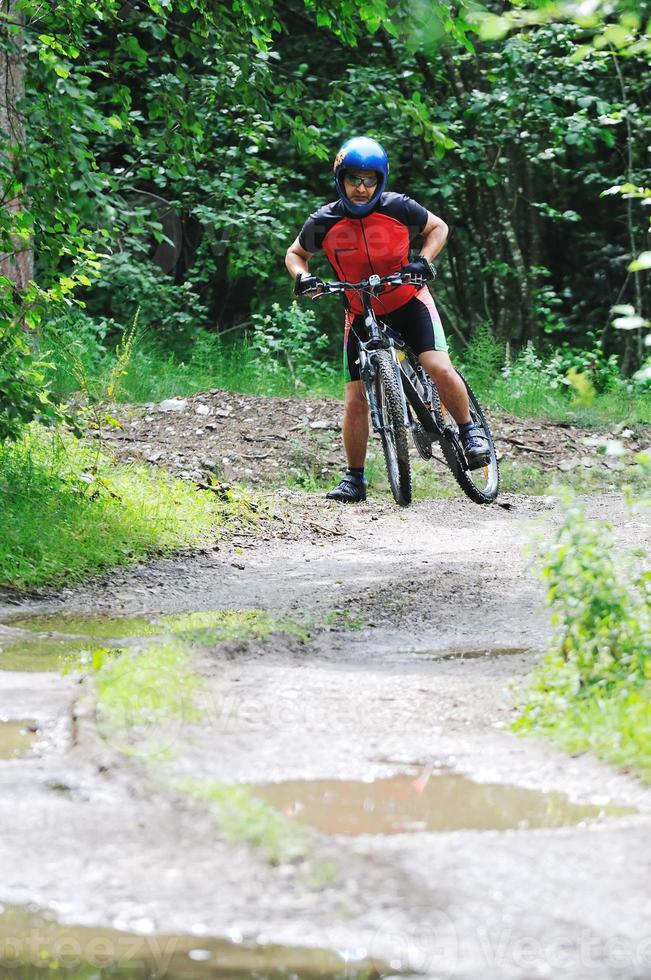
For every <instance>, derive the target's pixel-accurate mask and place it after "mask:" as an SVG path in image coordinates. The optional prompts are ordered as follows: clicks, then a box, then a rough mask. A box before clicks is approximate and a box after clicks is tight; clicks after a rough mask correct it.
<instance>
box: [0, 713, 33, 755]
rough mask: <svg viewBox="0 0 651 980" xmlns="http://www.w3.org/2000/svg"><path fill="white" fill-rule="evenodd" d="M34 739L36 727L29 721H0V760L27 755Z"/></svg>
mask: <svg viewBox="0 0 651 980" xmlns="http://www.w3.org/2000/svg"><path fill="white" fill-rule="evenodd" d="M35 738H36V725H35V723H34V722H33V721H31V720H28V719H24V718H23V719H20V720H16V719H13V720H12V721H0V759H17V758H20V757H21V756H25V755H28V754H29V752H30V750H31V748H32V745H33V743H34V739H35Z"/></svg>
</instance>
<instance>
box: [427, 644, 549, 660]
mask: <svg viewBox="0 0 651 980" xmlns="http://www.w3.org/2000/svg"><path fill="white" fill-rule="evenodd" d="M530 652H531V651H530V650H529V648H528V647H477V648H476V649H471V650H446V651H444V652H443V653H439V652H436V651H432V650H417V651H416V653H417V654H418V656H421V657H423V658H424V659H425V660H480V659H482V658H484V657H490V658H493V657H517V656H524V654H526V653H530Z"/></svg>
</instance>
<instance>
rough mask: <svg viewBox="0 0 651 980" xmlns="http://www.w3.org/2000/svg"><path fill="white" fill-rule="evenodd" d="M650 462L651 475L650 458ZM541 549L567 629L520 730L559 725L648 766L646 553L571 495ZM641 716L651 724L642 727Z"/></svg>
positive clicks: (650, 631)
mask: <svg viewBox="0 0 651 980" xmlns="http://www.w3.org/2000/svg"><path fill="white" fill-rule="evenodd" d="M641 466H642V467H643V468H645V469H646V470H647V475H648V473H649V472H651V464H650V462H649V459H648V458H644V457H642V458H641ZM646 503H648V501H646ZM541 556H542V563H543V564H542V571H543V577H544V579H545V581H546V582H547V584H548V592H547V600H548V603H549V605H550V606H551V608H552V611H553V622H554V624H555V625H556V626H557V629H558V633H557V636H556V638H555V639H554V644H553V648H552V650H551V652H550V653H549V655H548V657H547V659H546V661H545V663H544V664H543V665H542V666H541V667H540V668H539V669H538V670H537V671H536V672H535V673H534V676H533V678H532V681H531V683H530V686H529V688H528V689H527V691H526V692H525V697H524V701H523V704H522V706H521V707H522V711H521V714H520V717H519V719H518V721H517V722H516V727H517V728H519V729H523V730H529V731H546V732H550V733H551V734H554V735H556V736H557V737H559V738H560V739H561V740H562V741H563V742H564V743H565V744H567V745H568V746H572V747H573V748H574V749H576V748H577V747H583V748H585V747H589V746H592V747H594V748H595V749H596V750H597V751H599V752H600V754H603V755H605V756H606V757H607V758H612V759H614V760H616V761H622V760H623V759H626V760H628V762H629V763H630V762H635V760H637V764H638V766H639V767H640V768H641V769H642V770H643V771H646V767H647V763H648V756H649V753H648V744H646V738H647V736H648V734H649V731H648V729H649V723H650V722H651V572H649V571H648V570H646V569H645V568H643V567H641V561H640V559H644V558H646V555H645V554H644V553H641V552H638V553H632V554H623V553H622V552H621V551H619V550H618V548H617V546H616V543H615V541H614V539H613V536H612V531H611V529H610V527H609V526H608V525H606V524H604V523H603V522H596V521H589V520H588V519H587V518H586V516H585V512H584V510H583V508H582V506H581V505H579V504H578V503H576V502H575V501H569V500H568V501H566V511H565V518H564V521H563V523H562V525H561V527H560V529H559V530H558V532H557V533H556V535H555V538H554V539H553V541H552V542H551V543H549V544H547V545H545V546H544V547H543V549H542V552H541ZM605 719H610V722H609V724H610V725H611V727H610V729H608V725H607V724H606V721H605ZM635 719H638V721H640V722H641V720H643V719H646V721H644V724H643V725H642V727H641V728H640V729H638V727H637V724H636V723H634V720H635ZM604 726H605V727H604ZM645 733H646V734H645ZM645 760H646V761H645ZM649 774H650V775H651V772H650V773H649Z"/></svg>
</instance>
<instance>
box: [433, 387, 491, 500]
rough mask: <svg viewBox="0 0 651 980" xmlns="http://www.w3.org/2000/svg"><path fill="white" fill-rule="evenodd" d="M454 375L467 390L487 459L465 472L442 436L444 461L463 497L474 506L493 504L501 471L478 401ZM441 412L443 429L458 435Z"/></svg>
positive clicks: (472, 417)
mask: <svg viewBox="0 0 651 980" xmlns="http://www.w3.org/2000/svg"><path fill="white" fill-rule="evenodd" d="M457 374H458V375H459V377H460V378H461V380H462V381H463V383H464V385H465V386H466V391H467V393H468V402H469V404H470V418H471V419H472V421H473V422H475V423H476V425H479V426H480V427H481V429H482V431H483V434H484V435H485V436H486V439H487V440H488V445H489V451H490V456H489V459H488V462H487V463H486V465H485V466H481V467H479V468H478V469H476V470H471V469H468V467H467V464H466V462H465V460H464V459H460V458H459V455H458V453H457V452H456V450H455V449H454V447H453V445H452V443H451V441H450V440H446V439H445V436H444V437H443V439H442V440H441V448H442V449H443V455H444V456H445V461H446V462H447V464H448V466H449V467H450V469H451V470H452V473H453V476H454V478H455V480H456V481H457V483H458V484H459V486H460V487H461V489H462V490H463V492H464V493H465V494H466V496H467V497H470V499H471V500H473V501H474V502H475V503H476V504H492V503H493V501H494V500H495V499H496V498H497V494H498V492H499V489H500V470H499V466H498V463H497V453H496V452H495V443H494V442H493V435H492V433H491V430H490V426H489V424H488V422H487V420H486V416H485V415H484V412H483V411H482V407H481V405H480V404H479V402H478V401H477V396H476V395H475V393H474V391H473V390H472V388H471V387H470V385H469V384H468V382H467V381H466V379H465V378H464V376H463V375H462V374H461V372H460V371H457ZM440 411H441V421H442V422H443V423H444V427H448V428H450V429H452V431H453V432H454V433H455V434H456V435H458V432H459V426H458V425H457V423H456V422H455V421H454V419H453V418H452V416H451V415H450V413H449V412H448V411H447V409H446V407H445V405H443V404H441V408H440Z"/></svg>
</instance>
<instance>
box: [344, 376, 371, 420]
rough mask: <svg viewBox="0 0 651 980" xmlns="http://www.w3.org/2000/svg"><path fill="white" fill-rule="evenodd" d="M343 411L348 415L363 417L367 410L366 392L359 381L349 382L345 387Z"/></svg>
mask: <svg viewBox="0 0 651 980" xmlns="http://www.w3.org/2000/svg"><path fill="white" fill-rule="evenodd" d="M344 411H345V412H346V414H347V415H348V416H349V417H365V416H366V413H367V412H368V405H367V402H366V394H365V392H364V387H363V385H362V383H361V382H351V383H350V385H349V386H348V388H347V389H346V401H345V403H344Z"/></svg>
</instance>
